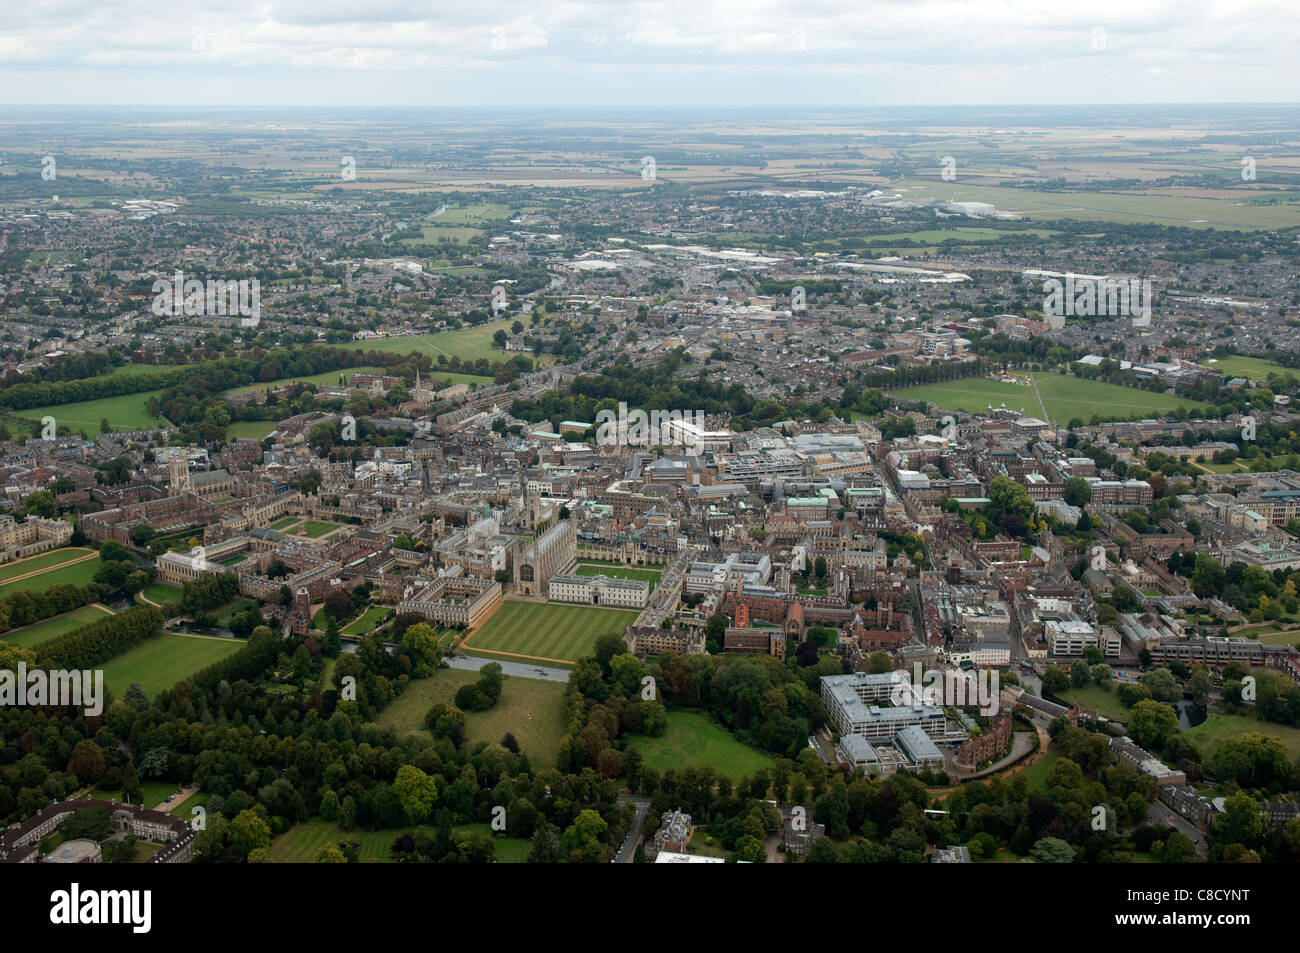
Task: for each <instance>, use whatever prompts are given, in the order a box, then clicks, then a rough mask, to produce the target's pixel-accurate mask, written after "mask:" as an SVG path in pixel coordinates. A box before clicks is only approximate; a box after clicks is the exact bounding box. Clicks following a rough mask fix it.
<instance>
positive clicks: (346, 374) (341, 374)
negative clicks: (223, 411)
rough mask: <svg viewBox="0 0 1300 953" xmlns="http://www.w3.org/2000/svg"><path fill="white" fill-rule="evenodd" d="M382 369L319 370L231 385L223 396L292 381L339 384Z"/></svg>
mask: <svg viewBox="0 0 1300 953" xmlns="http://www.w3.org/2000/svg"><path fill="white" fill-rule="evenodd" d="M382 370H383V368H382V367H375V366H373V365H369V364H367V365H366V366H364V367H347V368H343V369H341V370H336V371H321V373H319V374H304V375H302V376H300V377H281V378H280V379H279V380H274V381H265V382H262V383H257V384H247V385H245V386H243V387H232V388H231V389H230V390H228V391H225V392H224V395H223V396H227V397H228V396H230V395H231V394H242V393H246V392H248V391H262V392H265V391H266V390H268V389H272V390H273V389H275V388H277V387H283V386H284V385H286V384H293V383H300V384H341V383H343V381H344V380H346V379H351V377H352V375H353V374H373V373H376V372H377V371H382ZM274 429H275V425H274V424H270V425H268V427H267V430H266V431H265V432H263V433H262V436H264V437H265V436H266V434H267V433H270V432H271V431H272V430H274Z"/></svg>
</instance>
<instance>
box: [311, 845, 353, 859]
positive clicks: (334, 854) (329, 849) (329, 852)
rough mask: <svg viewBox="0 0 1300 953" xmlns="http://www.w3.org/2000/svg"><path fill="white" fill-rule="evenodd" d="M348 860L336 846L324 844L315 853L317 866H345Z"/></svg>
mask: <svg viewBox="0 0 1300 953" xmlns="http://www.w3.org/2000/svg"><path fill="white" fill-rule="evenodd" d="M347 862H348V858H347V856H346V855H344V853H343V851H341V850H339V847H338V845H337V844H325V845H324V846H322V847H321V849H320V850H318V851H316V863H318V864H346V863H347Z"/></svg>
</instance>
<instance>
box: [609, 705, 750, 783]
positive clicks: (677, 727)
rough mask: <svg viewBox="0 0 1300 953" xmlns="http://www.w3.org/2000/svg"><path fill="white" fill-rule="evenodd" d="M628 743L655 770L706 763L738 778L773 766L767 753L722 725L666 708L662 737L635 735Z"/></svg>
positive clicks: (697, 765)
mask: <svg viewBox="0 0 1300 953" xmlns="http://www.w3.org/2000/svg"><path fill="white" fill-rule="evenodd" d="M630 744H631V746H632V747H634V748H636V749H637V750H638V751H640V752H641V758H642V761H643V763H644V764H645V765H646V766H647V767H651V768H654V769H655V770H656V771H666V770H668V769H669V768H685V767H692V768H698V767H703V766H704V765H709V766H710V767H712V768H714V769H715V770H717V772H718V773H719V774H725V775H726V776H727V777H729V778H731V780H732V781H739V780H740V779H741V778H743V777H753V775H754V774H755V773H756V772H758V771H760V770H762V769H764V768H767V769H771V767H772V759H771V758H770V757H769V756H767V755H765V754H763V753H762V752H761V751H755V750H754V749H753V748H750V747H748V746H746V745H743V744H741V743H740V742H739V741H737V740H736V739H735V738H733V737H732V736H731V733H730V732H728V731H727V730H726V729H725V728H722V727H719V726H718V725H716V724H714V723H713V722H711V721H710V720H709V719H708V718H707V717H706V716H704V715H697V714H695V713H693V712H686V711H674V712H669V714H668V730H667V731H665V732H664V735H663V737H662V738H650V737H648V736H645V735H634V736H632V737H631V741H630Z"/></svg>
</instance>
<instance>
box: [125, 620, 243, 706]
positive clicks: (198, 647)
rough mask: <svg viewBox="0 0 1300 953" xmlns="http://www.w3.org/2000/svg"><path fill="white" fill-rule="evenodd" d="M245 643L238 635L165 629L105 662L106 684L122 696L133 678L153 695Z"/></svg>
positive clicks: (148, 694) (232, 653)
mask: <svg viewBox="0 0 1300 953" xmlns="http://www.w3.org/2000/svg"><path fill="white" fill-rule="evenodd" d="M243 647H244V642H243V641H242V640H239V639H212V638H194V637H191V636H188V635H171V634H168V633H163V634H162V635H159V636H157V637H155V638H152V639H147V640H146V641H144V642H142V643H141V644H139V645H137V646H136V647H135V648H133V649H130V650H129V651H126V652H123V653H122V654H121V655H119V656H118V657H117V658H114V659H110V660H109V661H108V662H106V663H104V666H103V667H104V684H105V685H106V686H107V687H108V690H109V691H110V692H112V693H113V696H114V697H115V698H122V697H124V696H125V695H126V690H127V689H128V688H130V687H131V683H132V682H139V683H140V687H141V688H143V689H144V693H145V695H147V696H148V697H149V698H153V697H154V696H155V695H157V694H158V693H159V692H161V691H164V690H165V689H168V688H171V687H172V686H173V685H175V684H176V683H177V682H179V681H181V680H183V679H185V678H187V677H189V676H190V675H193V674H194V673H195V672H197V671H199V670H200V669H204V668H207V667H208V666H209V665H212V664H214V663H216V662H219V661H221V660H222V659H224V658H226V657H228V656H230V655H234V654H235V653H236V652H238V651H239V650H240V649H241V648H243Z"/></svg>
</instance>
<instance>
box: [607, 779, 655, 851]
mask: <svg viewBox="0 0 1300 953" xmlns="http://www.w3.org/2000/svg"><path fill="white" fill-rule="evenodd" d="M618 803H619V804H635V805H636V815H635V816H634V817H633V818H632V826H631V827H629V828H628V829H627V837H626V838H624V840H623V843H622V845H621V846H620V847H619V849H618V854H617V855H615V857H614V863H616V864H630V863H632V858H633V857H635V856H636V845H637V844H639V843H641V825H642V824H644V823H645V815H646V811H648V810H650V799H649V798H648V797H641V796H640V795H636V794H620V795H619V796H618Z"/></svg>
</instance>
